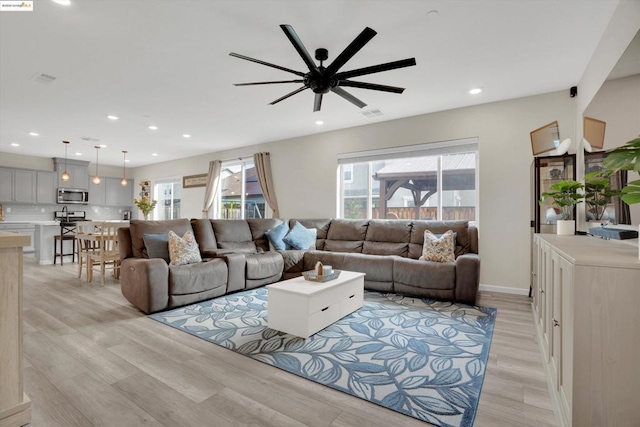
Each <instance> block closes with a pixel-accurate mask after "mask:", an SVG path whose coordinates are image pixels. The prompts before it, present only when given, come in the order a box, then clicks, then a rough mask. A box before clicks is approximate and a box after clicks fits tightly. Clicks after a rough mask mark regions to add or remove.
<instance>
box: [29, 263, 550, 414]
mask: <svg viewBox="0 0 640 427" xmlns="http://www.w3.org/2000/svg"><path fill="white" fill-rule="evenodd" d="M24 265H25V271H24V287H25V290H24V319H25V328H24V330H25V336H24V349H25V357H26V360H25V370H24V376H25V389H26V390H25V391H26V393H27V394H28V395H29V396H30V398H31V401H32V424H31V425H32V426H34V427H45V426H46V427H55V426H65V427H66V426H114V427H115V426H117V427H123V426H142V425H145V426H172V427H173V426H180V427H187V426H198V427H206V426H221V427H222V426H224V427H226V426H274V427H283V426H333V427H347V426H367V427H375V426H380V427H382V426H384V427H387V426H391V425H393V426H426V425H428V424H426V423H423V422H420V421H418V420H415V419H413V418H410V417H407V416H404V415H401V414H398V413H396V412H393V411H391V410H388V409H385V408H382V407H379V406H377V405H375V404H372V403H369V402H366V401H364V400H361V399H358V398H355V397H352V396H349V395H346V394H344V393H341V392H338V391H335V390H332V389H330V388H327V387H323V386H321V385H318V384H316V383H314V382H311V381H307V380H305V379H303V378H300V377H297V376H295V375H293V374H289V373H287V372H284V371H281V370H279V369H277V368H273V367H270V366H267V365H265V364H263V363H260V362H257V361H254V360H252V359H249V358H247V357H244V356H241V355H238V354H235V353H233V352H231V351H229V350H225V349H223V348H221V347H218V346H216V345H214V344H211V343H208V342H206V341H203V340H200V339H198V338H196V337H193V336H191V335H188V334H186V333H183V332H180V331H178V330H176V329H173V328H170V327H167V326H165V325H162V324H161V323H158V322H156V321H154V320H151V319H148V318H147V317H145V315H144V314H143V313H141V312H140V311H138V310H137V309H135V308H134V307H133V306H131V305H130V304H129V303H128V302H127V301H126V300H125V299H124V297H123V296H122V295H121V294H120V286H119V283H118V281H117V280H115V279H112V278H110V277H109V278H107V279H106V281H105V284H104V285H100V283H99V280H97V281H95V280H94V283H86V282H85V281H84V279H78V278H77V264H72V263H65V265H64V267H61V266H59V265H57V266H39V265H38V264H36V262H35V259H34V258H33V256H30V255H27V256H25V262H24ZM479 303H480V304H481V305H486V306H491V307H496V308H498V317H497V321H496V328H495V332H494V336H493V342H492V345H491V354H490V357H489V363H488V367H487V373H486V376H485V380H484V386H483V388H482V395H481V398H480V405H479V408H478V413H477V416H476V421H475V424H474V425H475V426H491V427H499V426H509V427H511V426H536V427H541V426H554V425H556V424H555V419H554V415H553V412H552V410H551V402H550V398H549V393H548V391H547V385H546V382H545V376H544V372H543V368H542V363H541V356H540V353H539V351H538V347H537V343H536V342H535V339H536V338H535V328H534V324H533V318H532V314H531V306H530V301H529V299H528V298H526V297H522V296H513V295H504V294H489V293H483V294H482V295H481V297H480V301H479Z"/></svg>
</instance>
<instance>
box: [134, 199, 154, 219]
mask: <svg viewBox="0 0 640 427" xmlns="http://www.w3.org/2000/svg"><path fill="white" fill-rule="evenodd" d="M133 203H134V204H135V205H136V206H137V207H138V209H140V211H141V212H142V215H143V216H144V219H145V220H148V219H149V214H150V213H151V212H152V211H153V210H154V209H155V208H156V204H157V203H158V201H157V200H151V199H149V198H146V197H141V198H140V199H134V201H133Z"/></svg>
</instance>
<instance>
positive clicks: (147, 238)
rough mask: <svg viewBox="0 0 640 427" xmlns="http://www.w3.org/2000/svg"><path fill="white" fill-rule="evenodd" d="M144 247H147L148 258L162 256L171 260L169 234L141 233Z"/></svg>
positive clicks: (168, 260) (168, 261)
mask: <svg viewBox="0 0 640 427" xmlns="http://www.w3.org/2000/svg"><path fill="white" fill-rule="evenodd" d="M142 240H144V247H145V248H147V255H148V256H149V258H162V259H164V260H165V261H167V264H169V263H170V262H171V259H170V258H169V234H168V233H165V234H143V235H142Z"/></svg>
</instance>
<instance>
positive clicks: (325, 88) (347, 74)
mask: <svg viewBox="0 0 640 427" xmlns="http://www.w3.org/2000/svg"><path fill="white" fill-rule="evenodd" d="M280 28H282V31H284V33H285V34H286V36H287V38H288V39H289V41H290V42H291V44H293V47H295V49H296V50H297V51H298V54H299V55H300V56H301V57H302V60H303V61H304V62H305V64H307V67H309V72H307V73H304V72H302V71H296V70H292V69H290V68H285V67H281V66H280V65H276V64H271V63H269V62H265V61H261V60H259V59H255V58H250V57H248V56H244V55H240V54H239V53H235V52H231V53H230V54H229V55H231V56H233V57H236V58H240V59H245V60H247V61H251V62H255V63H258V64H262V65H266V66H267V67H273V68H277V69H278V70H282V71H287V72H289V73H293V74H296V75H297V76H300V77H301V79H296V80H278V81H270V82H253V83H235V84H234V86H253V85H268V84H281V83H302V84H303V86H302V87H300V88H298V89H296V90H294V91H293V92H290V93H288V94H286V95H285V96H283V97H281V98H278V99H276V100H275V101H273V102H271V103H270V105H274V104H277V103H278V102H280V101H283V100H285V99H287V98H289V97H290V96H293V95H295V94H297V93H300V92H302V91H304V90H306V89H311V90H312V91H313V92H314V93H315V100H314V102H313V111H314V112H315V111H320V108H321V106H322V96H323V95H324V94H325V93H329V92H333V93H335V94H337V95H339V96H341V97H342V98H344V99H346V100H347V101H349V102H351V103H352V104H354V105H355V106H356V107H358V108H362V107H365V106H366V105H367V104H365V103H364V102H362V101H361V100H359V99H358V98H356V97H355V96H353V95H351V94H350V93H348V92H347V91H346V90H344V89H343V88H344V87H355V88H360V89H371V90H379V91H384V92H391V93H402V92H404V88H402V87H395V86H386V85H379V84H375V83H365V82H358V81H353V80H348V79H349V78H351V77H358V76H364V75H366V74H373V73H379V72H381V71H389V70H395V69H397V68H404V67H410V66H412V65H416V59H415V58H409V59H402V60H400V61H393V62H387V63H384V64H378V65H373V66H370V67H364V68H358V69H356V70H351V71H342V72H338V71H339V70H340V68H341V67H342V66H343V65H344V64H346V63H347V61H349V60H350V59H351V58H352V57H353V56H354V55H355V54H356V53H357V52H358V51H359V50H360V49H362V48H363V47H364V45H366V44H367V43H368V42H369V41H370V40H371V39H372V38H373V37H374V36H375V35H376V34H377V33H376V32H375V31H374V30H373V29H371V28H369V27H366V28H365V29H364V30H363V31H362V32H361V33H360V34H359V35H358V37H356V38H355V39H354V40H353V41H352V42H351V44H349V46H347V47H346V48H345V49H344V50H343V51H342V53H341V54H340V55H338V57H337V58H336V59H334V60H333V62H332V63H331V64H329V65H328V66H327V67H325V66H324V65H323V62H324V61H326V60H327V58H328V57H329V52H328V51H327V49H322V48H320V49H316V52H315V58H316V59H317V60H318V61H320V65H316V63H315V62H314V61H313V59H312V58H311V55H310V54H309V52H308V51H307V49H306V48H305V47H304V44H302V41H300V38H299V37H298V35H297V34H296V32H295V31H294V29H293V27H292V26H291V25H280Z"/></svg>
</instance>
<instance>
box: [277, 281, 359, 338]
mask: <svg viewBox="0 0 640 427" xmlns="http://www.w3.org/2000/svg"><path fill="white" fill-rule="evenodd" d="M364 276H365V274H364V273H357V272H354V271H344V270H343V271H341V272H340V277H338V278H337V279H334V280H330V281H328V282H324V283H318V282H311V281H308V280H305V279H304V277H296V278H293V279H289V280H285V281H282V282H278V283H274V284H272V285H268V286H267V289H268V290H269V294H268V298H269V300H268V319H267V320H268V326H269V327H270V328H271V329H276V330H278V331H282V332H287V333H289V334H292V335H296V336H299V337H303V338H307V337H309V336H311V335H313V334H315V333H316V332H318V331H320V330H322V329H324V328H326V327H327V326H329V325H331V324H332V323H334V322H335V321H337V320H339V319H341V318H343V317H344V316H346V315H347V314H350V313H353V312H354V311H356V310H357V309H359V308H360V307H362V301H363V296H364Z"/></svg>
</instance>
